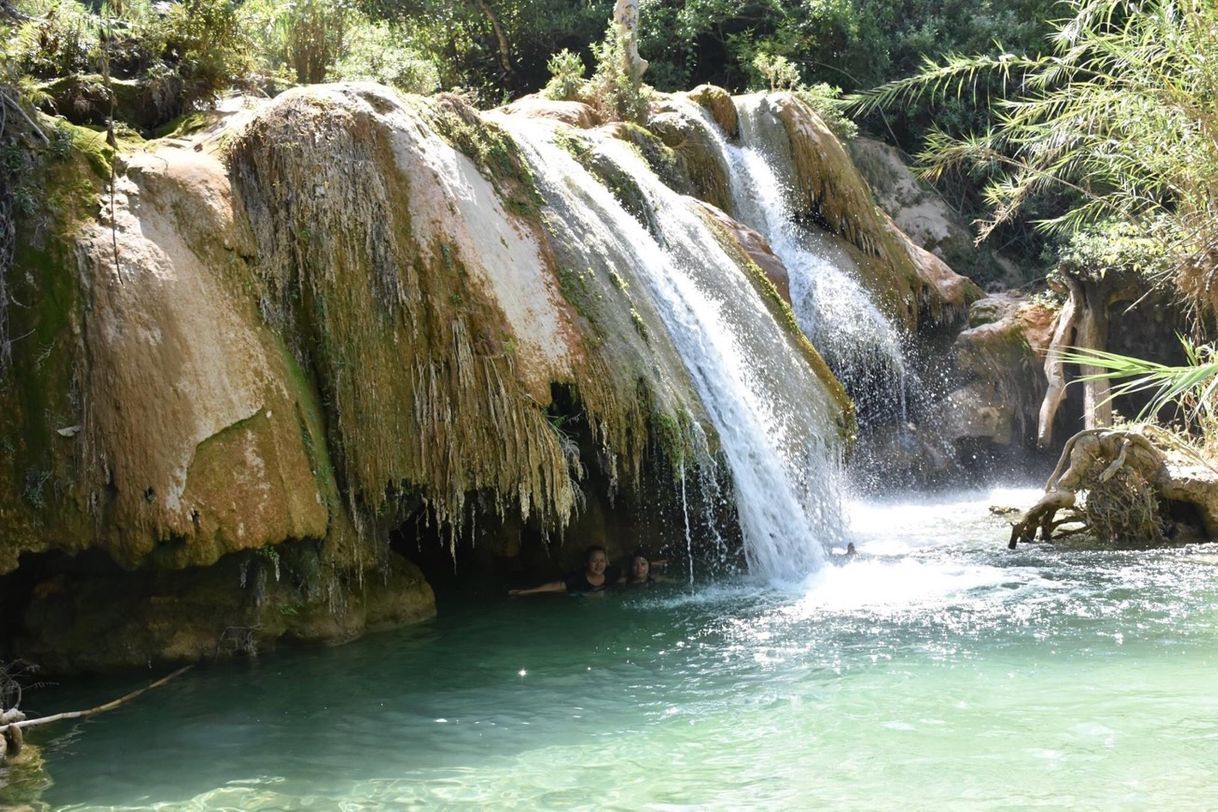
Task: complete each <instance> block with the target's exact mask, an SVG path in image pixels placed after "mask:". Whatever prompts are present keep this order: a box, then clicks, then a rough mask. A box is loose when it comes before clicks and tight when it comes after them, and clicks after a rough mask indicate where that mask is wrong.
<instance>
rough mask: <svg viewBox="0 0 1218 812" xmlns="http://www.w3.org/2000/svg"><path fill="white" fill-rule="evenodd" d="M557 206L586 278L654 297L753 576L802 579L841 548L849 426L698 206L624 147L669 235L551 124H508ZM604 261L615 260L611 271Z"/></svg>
mask: <svg viewBox="0 0 1218 812" xmlns="http://www.w3.org/2000/svg"><path fill="white" fill-rule="evenodd" d="M503 126H504V127H505V128H506V129H507V130H508V131H509V133H510V134H511V135H512V136H513V137H514V138H515V140H516V141H517V142H518V143H519V144H520V146H521V148H522V150H523V152H524V154H525V156H526V159H527V160H528V161H529V163H530V165H531V168H532V170H533V172H534V174H535V175H536V177H537V181H538V185H539V188H540V189H541V191H542V194H543V196H544V197H545V199H546V202H547V208H548V222H547V226H548V227H549V228H550V229H551V230H553V231H555V232H556V233H557V234H558V235H559V239H561V240H564V241H569V243H570V244H572V245H578V246H580V250H581V251H582V252H584V254H585V255H586V257H587V260H588V262H587V267H590V268H592V267H598V266H608V267H613V268H618V269H621V270H622V271H623V272H628V273H629V274H630V275H631V276H632V277H633V278H634V279H635V280H637V281H638V282H639V283H640V285H639V287H641V288H642V289H643V290H644V291H645V292H646V295H647V296H648V298H649V300H650V302H651V303H652V304H653V305H654V307H655V310H656V311H657V312H658V313H659V315H660V317H661V320H662V321H663V323H664V326H665V328H666V330H667V331H668V333H669V334H670V336H671V339H672V341H673V343H674V345H675V346H676V348H677V350H678V352H679V353H680V355H681V357H682V361H683V362H684V365H685V367H686V370H687V371H688V374H689V376H690V378H691V380H692V382H693V384H694V386H695V389H696V390H697V392H698V394H699V396H700V399H701V401H702V403H703V405H704V407H705V409H706V411H707V413H708V415H709V416H710V419H711V421H712V423H713V425H714V427H715V429H716V431H717V433H718V435H719V439H720V443H721V445H722V452H723V455H724V456H725V457H726V459H727V462H728V465H729V467H730V470H731V474H732V481H733V486H734V489H735V495H736V500H735V501H736V507H737V513H738V516H739V521H740V524H741V528H742V530H743V533H744V538H745V554H746V557H747V559H748V563H749V567H750V570H751V571H752V572H753V573H754V574H757V575H761V576H764V577H767V578H770V579H776V580H781V581H799V580H801V579H802V578H804V577H805V576H807V575H808V574H809V573H811V572H813V571H815V570H816V569H817V568H818V567H819V566H820V565H821V564H822V563H823V561H824V558H825V550H826V548H827V547H829V546H831V545H832V544H833V543H834V542H836V541H837V540H839V539H840V537H841V527H842V524H841V508H840V497H839V493H838V488H837V486H836V484H835V483H836V481H837V468H838V451H837V443H836V441H835V439H833V438H835V437H836V436H837V434H838V428H837V427H836V426H835V425H834V421H833V417H832V415H833V406H832V403H831V401H830V398H829V395H828V393H827V392H826V391H825V389H824V387H823V385H822V384H821V383H820V381H819V380H817V379H816V378H815V376H814V375H813V373H812V372H811V371H810V370H809V369H808V368H807V367H806V365H804V363H803V362H802V359H799V358H798V357H797V356H796V354H795V353H794V352H793V351H792V348H791V345H790V342H789V339H788V338H787V337H786V336H785V335H784V334H783V331H782V327H781V326H780V325H779V324H778V323H777V322H776V321H775V320H774V318H773V317H772V316H771V315H770V314H769V312H768V311H767V310H766V307H765V304H764V303H763V302H762V300H761V297H760V295H759V294H758V293H757V291H756V290H755V289H754V288H753V286H752V283H751V282H750V281H749V280H748V279H747V278H746V277H745V275H744V274H743V273H742V272H741V271H740V269H739V268H738V267H737V266H736V264H735V263H734V261H733V260H732V259H731V258H730V257H728V256H727V254H725V253H724V252H723V250H722V249H721V248H720V247H719V243H718V240H717V238H716V236H715V234H714V233H713V232H712V231H711V230H710V229H709V227H708V226H707V225H706V223H705V222H704V221H703V220H702V219H701V217H700V216H699V214H698V213H697V212H696V211H695V210H693V209H692V208H691V206H690V204H689V202H688V200H687V199H685V198H683V197H682V196H681V195H678V194H676V193H675V192H673V191H672V190H671V189H669V188H668V187H667V186H665V185H664V184H663V183H662V182H661V181H660V180H659V179H658V178H656V177H655V175H654V174H653V173H652V172H651V170H650V169H649V168H648V167H647V165H646V164H645V163H644V161H643V160H642V159H641V158H640V157H639V156H638V155H637V154H636V153H635V152H634V151H633V150H632V149H631V148H630V147H629V146H628V145H627V144H625V143H624V142H621V141H619V140H617V139H613V138H609V137H603V138H602V139H601V140H600V142H599V143H598V144H597V149H598V150H599V151H600V152H601V154H602V155H603V156H604V157H605V158H606V159H608V160H610V161H612V163H613V164H614V165H615V166H616V167H617V168H618V169H620V170H621V171H622V172H624V173H626V175H627V176H628V177H629V178H630V179H631V180H632V181H633V182H634V183H635V184H637V186H638V190H639V191H640V192H641V193H642V195H643V197H644V198H645V202H646V205H647V207H648V208H649V210H650V212H651V213H652V215H653V216H652V217H651V218H650V219H651V220H652V222H653V224H654V227H655V228H657V229H658V233H656V234H654V235H653V234H652V233H651V232H649V231H648V230H647V229H646V228H644V226H643V225H641V224H640V222H639V221H638V220H636V219H635V218H634V217H633V216H632V215H631V214H629V213H628V212H627V211H625V210H624V209H623V207H622V206H621V204H620V203H619V201H618V200H617V199H616V198H615V197H614V196H613V194H612V193H611V192H610V191H609V190H608V189H607V188H606V187H605V186H604V185H603V184H602V183H601V182H599V181H598V180H597V179H596V178H595V177H593V176H592V175H591V174H590V173H589V172H588V171H587V170H586V169H585V168H584V167H583V166H582V165H581V164H580V163H579V162H578V161H576V160H575V158H573V157H572V156H571V155H570V154H569V153H568V152H566V151H565V150H564V149H562V148H561V147H559V146H557V145H556V144H555V142H554V131H553V128H552V126H551V125H548V124H546V123H543V122H535V121H520V120H514V119H505V120H504V121H503ZM606 260H608V261H607V262H606Z"/></svg>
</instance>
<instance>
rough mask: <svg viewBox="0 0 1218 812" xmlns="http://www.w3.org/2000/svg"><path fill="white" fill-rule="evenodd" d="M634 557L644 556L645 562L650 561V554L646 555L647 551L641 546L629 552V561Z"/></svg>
mask: <svg viewBox="0 0 1218 812" xmlns="http://www.w3.org/2000/svg"><path fill="white" fill-rule="evenodd" d="M636 558H646V559H647V563H648V564H650V563H651V556H649V555H647V552H646V551H645V550H643V549H642V548H638V549H636V550H635V551H634V552H633V553H631V554H630V560H631V561H633V560H634V559H636Z"/></svg>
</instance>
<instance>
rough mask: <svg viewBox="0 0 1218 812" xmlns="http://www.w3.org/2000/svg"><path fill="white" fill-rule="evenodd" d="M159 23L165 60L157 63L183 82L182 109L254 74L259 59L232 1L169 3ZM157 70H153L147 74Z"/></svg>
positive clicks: (213, 97) (211, 98) (209, 99)
mask: <svg viewBox="0 0 1218 812" xmlns="http://www.w3.org/2000/svg"><path fill="white" fill-rule="evenodd" d="M160 24H161V25H163V26H164V29H163V31H164V38H165V48H166V51H165V55H164V58H165V59H166V60H167V62H165V63H164V64H162V65H158V66H156V67H157V68H160V71H159V73H160V74H161V76H162V78H163V77H164V75H165V74H166V73H168V72H170V71H172V73H174V74H175V75H176V77H177V78H178V79H180V80H181V81H182V82H183V83H184V90H183V92H182V96H183V99H182V108H183V109H193V108H194V107H195V106H196V105H199V104H211V103H212V102H214V101H215V100H216V99H217V98H218V97H219V95H220V94H221V93H222V92H223V91H225V90H228V89H229V88H233V87H240V86H242V85H243V84H245V83H246V77H248V76H250V75H251V74H252V72H253V69H254V64H255V63H254V60H253V58H252V56H251V54H250V49H249V46H248V40H247V39H246V37H245V35H244V31H243V30H242V27H241V24H240V19H239V17H238V14H237V7H236V6H235V5H234V4H233V3H232V2H231V0H183V1H182V2H180V3H176V4H174V5H172V6H170V8H169V11H168V13H166V14H165V17H164V19H163V21H162V22H161V23H160ZM153 41H155V39H154V40H153ZM157 74H158V71H157V70H156V69H154V68H150V69H149V70H148V73H147V75H148V76H149V77H150V78H156V76H157Z"/></svg>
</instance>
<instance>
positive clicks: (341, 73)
mask: <svg viewBox="0 0 1218 812" xmlns="http://www.w3.org/2000/svg"><path fill="white" fill-rule="evenodd" d="M344 46H345V47H344V51H345V52H344V54H343V55H342V57H341V58H340V59H339V60H338V62H336V63H335V64H334V66H333V70H332V71H331V72H330V76H329V78H333V79H337V80H354V79H364V80H368V81H373V82H380V83H381V84H385V85H392V86H393V87H396V88H398V89H399V90H402V91H405V92H407V93H419V94H423V95H426V94H429V93H434V92H436V91H437V90H439V89H440V73H439V71H438V70H437V69H436V66H435V65H434V64H433V63H432V62H431V61H429V60H427V59H425V58H423V57H422V56H420V55H419V54H418V53H417V52H415V51H414V50H413V49H412V47H411V45H410V43H409V41H408V40H407V39H406V37H405V36H404V34H403V32H402V30H401V29H400V28H397V27H394V26H390V25H388V24H387V23H373V22H369V21H367V20H365V19H363V18H362V17H361V18H358V19H356V20H355V21H354V22H353V24H352V25H351V26H350V28H348V30H347V36H346V40H345V43H344Z"/></svg>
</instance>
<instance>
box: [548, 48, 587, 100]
mask: <svg viewBox="0 0 1218 812" xmlns="http://www.w3.org/2000/svg"><path fill="white" fill-rule="evenodd" d="M546 67H547V68H548V69H549V71H550V81H548V82H546V86H545V89H544V90H543V91H542V95H544V96H545V97H546V98H547V99H558V100H560V101H571V100H575V99H578V98H580V96H581V94H582V93H583V90H584V85H585V84H586V83H585V81H584V70H585V68H584V60H583V59H582V58H581V57H580V55H579V54H577V53H575V52H574V51H569V50H567V49H566V48H563V49H562V50H561V51H559V52H558V53H556V54H554V55H553V56H552V57H550V61H549V62H547V63H546Z"/></svg>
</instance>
